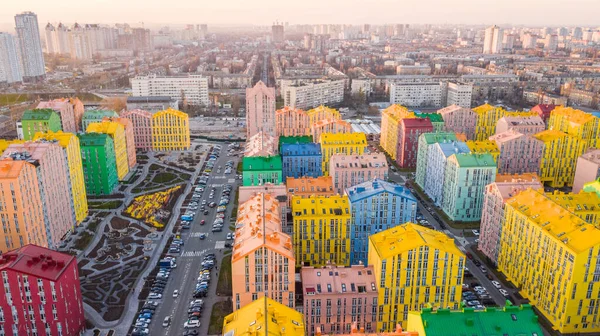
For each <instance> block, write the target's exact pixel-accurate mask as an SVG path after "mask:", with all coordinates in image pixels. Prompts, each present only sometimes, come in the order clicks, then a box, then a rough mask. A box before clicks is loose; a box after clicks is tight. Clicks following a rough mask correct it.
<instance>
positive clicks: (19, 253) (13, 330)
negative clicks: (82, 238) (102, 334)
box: [0, 245, 85, 336]
mask: <svg viewBox="0 0 600 336" xmlns="http://www.w3.org/2000/svg"><path fill="white" fill-rule="evenodd" d="M0 271H1V274H2V284H3V287H4V288H3V289H2V293H4V295H1V296H0V335H7V336H17V335H19V336H21V335H39V336H45V335H53V336H73V335H80V334H81V333H82V332H83V331H84V327H85V318H84V315H83V314H84V313H83V303H82V299H81V289H80V285H79V272H78V271H77V260H76V259H75V257H74V256H71V255H68V254H63V253H59V252H56V251H52V250H49V249H46V248H43V247H40V246H37V245H25V246H23V247H21V248H19V249H16V250H13V251H10V252H7V253H5V254H3V255H2V256H1V257H0Z"/></svg>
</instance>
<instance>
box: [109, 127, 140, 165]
mask: <svg viewBox="0 0 600 336" xmlns="http://www.w3.org/2000/svg"><path fill="white" fill-rule="evenodd" d="M102 121H103V122H104V121H111V122H116V123H119V124H121V125H122V126H123V128H124V129H125V144H126V148H127V165H128V166H129V170H131V169H132V168H133V167H135V165H136V164H137V156H136V153H135V148H136V147H135V135H134V134H133V124H132V123H131V120H129V119H127V118H122V117H119V118H104V119H102Z"/></svg>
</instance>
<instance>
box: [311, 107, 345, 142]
mask: <svg viewBox="0 0 600 336" xmlns="http://www.w3.org/2000/svg"><path fill="white" fill-rule="evenodd" d="M306 115H308V125H312V124H314V123H316V122H319V121H321V120H324V119H333V120H338V119H342V116H341V115H340V112H339V111H338V110H336V109H332V108H330V107H326V106H323V105H321V106H319V107H315V108H314V109H312V110H308V111H306ZM314 141H318V139H314Z"/></svg>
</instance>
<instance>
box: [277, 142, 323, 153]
mask: <svg viewBox="0 0 600 336" xmlns="http://www.w3.org/2000/svg"><path fill="white" fill-rule="evenodd" d="M280 152H281V156H302V155H321V144H318V143H312V142H311V143H302V144H283V145H282V146H281V151H280Z"/></svg>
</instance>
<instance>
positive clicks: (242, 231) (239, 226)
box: [231, 193, 296, 311]
mask: <svg viewBox="0 0 600 336" xmlns="http://www.w3.org/2000/svg"><path fill="white" fill-rule="evenodd" d="M235 227H236V229H235V236H234V237H235V238H234V239H235V240H234V242H235V243H234V244H233V251H232V257H231V278H232V289H233V310H234V311H236V310H238V309H240V308H242V307H244V306H245V305H247V304H249V303H251V302H253V301H256V300H257V299H259V298H261V297H264V296H265V293H266V295H267V296H268V297H269V298H270V299H273V300H275V301H277V302H279V303H281V304H283V305H286V306H288V307H290V308H293V307H294V294H295V278H294V276H295V264H296V258H295V257H294V250H293V248H292V238H290V236H288V235H287V234H285V233H282V232H281V217H280V213H279V202H278V201H277V200H276V199H275V197H274V196H272V195H270V194H263V193H257V195H256V196H254V197H252V198H250V199H249V200H247V201H246V202H244V203H243V204H241V205H240V207H239V209H238V216H237V221H236V226H235Z"/></svg>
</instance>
